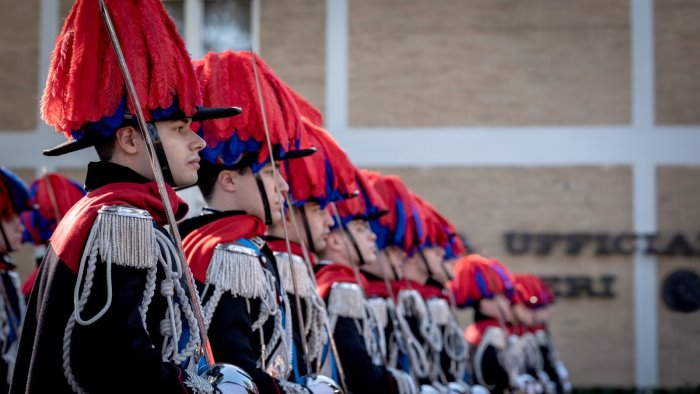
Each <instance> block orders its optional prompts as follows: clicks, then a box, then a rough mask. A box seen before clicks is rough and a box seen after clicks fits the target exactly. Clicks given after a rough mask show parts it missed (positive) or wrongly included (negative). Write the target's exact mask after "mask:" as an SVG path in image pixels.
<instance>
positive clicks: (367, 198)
mask: <svg viewBox="0 0 700 394" xmlns="http://www.w3.org/2000/svg"><path fill="white" fill-rule="evenodd" d="M355 180H356V181H357V186H358V191H359V194H358V196H357V197H353V198H349V199H347V200H343V201H340V202H338V203H337V204H336V206H337V207H338V214H339V216H340V220H341V221H342V222H343V224H347V223H348V222H350V221H352V220H355V219H362V220H367V221H371V220H375V219H377V218H379V217H381V216H382V215H384V214H386V213H387V207H386V204H385V203H384V200H383V199H382V197H381V196H380V195H379V194H378V193H377V192H376V191H375V190H374V188H373V187H372V185H371V184H370V182H369V179H368V178H367V176H366V174H365V173H363V172H362V170H360V169H357V168H356V169H355ZM338 225H339V223H337V221H336V220H335V218H334V225H333V226H334V227H337V226H338Z"/></svg>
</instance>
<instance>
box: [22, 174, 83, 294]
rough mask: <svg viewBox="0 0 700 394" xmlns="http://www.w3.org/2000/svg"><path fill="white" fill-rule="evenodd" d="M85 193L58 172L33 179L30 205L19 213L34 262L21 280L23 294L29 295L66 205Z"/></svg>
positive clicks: (66, 208) (75, 183)
mask: <svg viewBox="0 0 700 394" xmlns="http://www.w3.org/2000/svg"><path fill="white" fill-rule="evenodd" d="M83 196H85V189H83V187H82V186H81V185H80V184H78V183H77V182H76V181H74V180H72V179H70V178H68V177H66V176H65V175H62V174H58V173H48V172H47V173H45V174H44V175H42V176H41V177H39V179H37V180H35V181H34V182H32V185H31V187H30V188H29V200H30V202H31V204H32V209H30V210H27V211H25V212H23V213H22V216H21V219H22V225H23V226H24V240H25V241H26V242H32V243H34V255H35V256H36V266H35V267H34V270H33V271H32V272H31V273H30V274H29V276H27V279H25V281H24V283H23V284H22V294H23V295H24V296H25V297H27V298H28V297H29V293H30V292H31V291H32V287H33V286H34V281H35V280H36V275H37V274H38V273H39V266H40V264H41V261H42V260H43V259H44V254H46V247H47V246H48V244H49V239H50V238H51V236H52V235H53V232H54V231H55V230H56V226H57V225H58V222H60V221H61V219H62V218H63V216H65V215H66V213H67V212H68V210H69V209H71V207H73V205H75V203H77V202H78V200H80V199H81V198H83Z"/></svg>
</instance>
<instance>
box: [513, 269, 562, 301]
mask: <svg viewBox="0 0 700 394" xmlns="http://www.w3.org/2000/svg"><path fill="white" fill-rule="evenodd" d="M513 281H514V285H515V294H514V296H513V302H514V303H516V304H522V305H525V306H527V307H529V308H531V309H537V308H542V307H545V306H547V305H549V304H551V303H553V302H554V294H552V291H551V290H550V289H549V286H547V284H546V283H544V281H543V280H542V279H540V278H539V277H538V276H536V275H533V274H515V275H513Z"/></svg>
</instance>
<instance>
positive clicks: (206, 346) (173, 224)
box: [98, 0, 215, 368]
mask: <svg viewBox="0 0 700 394" xmlns="http://www.w3.org/2000/svg"><path fill="white" fill-rule="evenodd" d="M98 1H99V5H100V12H101V13H102V18H103V20H104V22H105V26H106V27H107V32H108V33H109V37H110V39H111V41H112V47H113V48H114V52H115V54H116V56H117V60H118V61H119V68H120V69H121V73H122V77H123V78H124V83H125V84H126V91H127V93H128V95H129V99H130V100H131V104H132V105H133V107H134V109H135V111H136V119H137V120H138V123H139V131H140V132H141V135H142V136H143V139H144V141H145V142H146V147H147V150H148V155H149V157H150V158H151V160H150V162H151V169H152V170H153V176H154V177H155V181H156V184H157V185H158V193H159V194H160V198H161V201H162V202H163V208H164V209H165V216H166V218H167V220H168V225H169V231H170V236H171V237H172V240H173V243H174V244H175V249H176V250H177V254H178V260H179V263H180V266H181V268H182V272H183V274H184V276H185V284H186V285H187V290H188V295H189V298H190V303H191V304H192V311H193V312H194V316H195V318H196V319H197V326H198V328H199V335H200V336H201V339H202V349H200V351H201V350H203V351H204V354H203V355H204V357H205V359H206V361H207V366H208V367H209V368H211V367H212V366H213V365H214V364H215V362H214V355H213V353H212V351H211V345H210V343H209V338H208V336H207V329H206V326H205V325H204V318H203V315H202V306H201V305H200V304H199V295H198V293H197V289H196V288H195V284H194V278H193V277H192V271H190V267H189V265H188V264H187V260H186V259H185V253H184V251H183V249H182V238H181V237H180V232H179V231H178V228H177V221H176V220H175V214H174V213H173V207H172V205H171V204H170V199H169V197H168V191H167V188H166V187H165V180H164V178H163V172H162V171H161V166H160V164H161V163H160V162H159V161H158V157H157V155H156V153H155V152H156V151H155V146H154V144H153V139H152V138H151V136H150V135H149V133H148V124H147V123H146V118H145V117H144V116H143V111H142V109H141V102H140V101H139V97H138V95H137V94H136V88H135V87H134V83H133V80H132V78H131V74H130V72H129V67H128V66H127V64H126V59H125V58H124V53H123V52H122V49H121V45H120V44H119V38H118V37H117V33H116V31H115V30H114V25H113V24H112V18H111V17H110V16H109V11H108V10H107V6H106V5H105V2H104V0H98ZM145 23H148V21H146V22H145Z"/></svg>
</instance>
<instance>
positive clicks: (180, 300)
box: [142, 231, 200, 364]
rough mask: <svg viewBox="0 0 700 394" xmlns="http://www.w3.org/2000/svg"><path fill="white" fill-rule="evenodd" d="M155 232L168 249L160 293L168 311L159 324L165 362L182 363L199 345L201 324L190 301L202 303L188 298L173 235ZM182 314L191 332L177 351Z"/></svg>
mask: <svg viewBox="0 0 700 394" xmlns="http://www.w3.org/2000/svg"><path fill="white" fill-rule="evenodd" d="M155 233H156V239H157V241H158V244H159V245H160V246H161V247H162V248H164V249H166V252H165V253H164V255H165V259H163V258H162V256H161V258H159V259H158V260H159V262H160V263H161V265H162V266H163V268H164V269H165V279H163V281H162V282H161V286H160V293H161V294H162V295H163V296H164V297H166V299H167V300H168V311H167V312H166V316H165V318H164V319H163V320H161V323H160V332H161V335H163V337H164V338H165V340H164V341H163V361H173V362H175V363H176V364H181V363H182V362H184V361H185V360H187V359H188V358H189V357H190V356H192V355H194V353H195V350H196V349H197V347H198V346H199V345H200V339H199V338H200V336H199V326H198V325H197V319H196V317H195V315H194V312H193V311H192V304H190V302H199V299H197V300H190V299H189V298H188V297H187V292H186V291H185V289H184V287H183V286H182V283H181V282H180V279H181V278H182V272H181V267H180V264H175V263H174V261H173V260H174V258H176V257H175V256H177V250H176V249H175V246H174V245H173V244H172V242H171V241H170V238H168V237H167V236H166V235H165V234H163V233H161V232H160V231H155ZM176 297H177V299H176ZM142 308H143V305H142ZM181 313H182V314H184V315H185V318H186V319H187V325H188V327H189V329H190V335H189V339H188V341H187V344H186V345H185V347H184V348H183V349H182V351H178V350H179V349H178V344H179V341H180V335H182V320H181V319H180V315H181Z"/></svg>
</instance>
